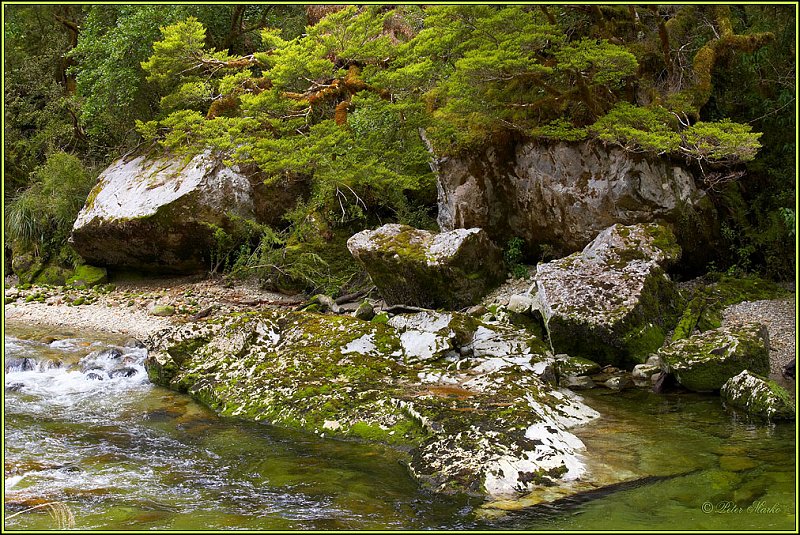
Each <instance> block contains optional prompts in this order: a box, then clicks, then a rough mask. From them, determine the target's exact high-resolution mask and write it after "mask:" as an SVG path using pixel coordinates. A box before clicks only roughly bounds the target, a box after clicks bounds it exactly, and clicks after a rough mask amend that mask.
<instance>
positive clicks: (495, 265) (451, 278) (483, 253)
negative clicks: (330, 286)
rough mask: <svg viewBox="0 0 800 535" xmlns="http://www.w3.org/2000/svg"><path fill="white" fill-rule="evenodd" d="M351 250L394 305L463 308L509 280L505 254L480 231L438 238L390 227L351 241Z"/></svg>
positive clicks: (446, 234) (448, 233) (444, 235)
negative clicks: (504, 259) (506, 278)
mask: <svg viewBox="0 0 800 535" xmlns="http://www.w3.org/2000/svg"><path fill="white" fill-rule="evenodd" d="M347 248H348V249H349V250H350V253H351V254H352V255H353V257H355V258H356V259H357V260H358V261H359V262H361V263H362V264H363V265H364V267H365V268H366V270H367V272H368V273H369V275H370V277H371V278H372V282H374V283H375V286H376V287H377V288H378V292H380V294H381V296H382V297H383V298H384V300H385V301H386V302H387V303H388V304H390V305H392V304H405V305H415V306H420V307H428V308H439V307H442V308H448V309H459V308H462V307H465V306H469V305H471V304H474V303H475V302H477V301H478V300H479V299H480V298H481V297H483V295H485V294H486V293H487V292H489V291H490V290H491V289H492V288H494V287H495V286H496V285H498V284H500V282H502V281H503V280H504V279H505V275H506V272H505V269H504V265H503V254H502V251H501V250H500V249H499V248H498V247H497V246H496V245H495V244H494V243H492V241H491V240H490V239H489V237H488V236H487V235H486V233H485V232H483V230H481V229H478V228H472V229H456V230H453V231H450V232H443V233H441V234H435V233H432V232H428V231H426V230H419V229H415V228H413V227H409V226H407V225H399V224H395V223H392V224H388V225H384V226H382V227H380V228H378V229H376V230H363V231H361V232H359V233H358V234H355V235H353V236H351V237H350V239H349V240H347Z"/></svg>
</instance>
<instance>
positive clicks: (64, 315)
mask: <svg viewBox="0 0 800 535" xmlns="http://www.w3.org/2000/svg"><path fill="white" fill-rule="evenodd" d="M113 286H114V287H113V289H110V288H109V287H105V289H103V288H101V289H89V290H76V289H71V288H62V289H59V288H53V287H48V288H39V287H36V286H33V287H31V288H29V289H25V290H22V289H18V288H16V287H12V288H10V289H7V290H6V294H5V295H6V299H7V300H6V304H5V311H4V312H5V320H6V321H13V322H21V323H33V324H38V325H50V326H53V327H72V328H74V327H81V328H86V329H92V330H97V331H101V332H108V333H115V334H124V335H128V336H132V337H133V338H137V339H139V340H144V339H145V338H147V336H149V335H150V334H152V333H154V332H156V331H158V330H161V329H164V328H166V327H170V326H174V325H177V324H180V323H184V322H186V321H191V320H192V318H194V317H196V316H197V315H198V314H200V313H203V312H205V313H206V314H205V315H206V316H208V315H212V314H226V313H229V312H236V311H246V310H253V309H255V308H260V307H264V306H275V307H282V306H287V307H288V306H293V305H294V304H296V303H297V302H298V299H297V298H294V297H290V296H286V295H282V294H278V293H273V292H267V291H264V290H262V289H260V288H259V287H258V286H257V285H256V284H254V283H251V282H247V283H240V284H237V285H235V286H233V285H230V284H226V283H224V282H223V281H222V279H203V280H197V278H196V277H180V278H165V279H148V280H140V281H139V280H137V281H124V282H119V283H116V284H114V285H113ZM28 296H34V299H31V300H28V301H26V300H27V299H29V297H28ZM81 298H83V302H81V303H80V304H74V303H75V302H76V301H77V300H78V299H81ZM12 299H13V301H12ZM9 301H10V302H9ZM87 301H89V302H87ZM165 306H169V307H172V308H173V309H174V311H175V313H174V314H173V315H171V316H167V317H165V316H156V315H153V314H152V311H153V309H154V308H156V307H165Z"/></svg>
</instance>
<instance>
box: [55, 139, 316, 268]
mask: <svg viewBox="0 0 800 535" xmlns="http://www.w3.org/2000/svg"><path fill="white" fill-rule="evenodd" d="M303 188H305V186H304V185H303V184H302V183H296V182H285V183H278V184H274V185H271V186H269V187H268V186H266V185H265V184H264V181H263V177H260V176H259V174H258V173H257V172H255V171H254V170H245V169H242V168H239V167H237V166H227V165H225V163H224V162H223V159H222V157H221V156H219V155H215V154H212V153H211V152H205V153H202V154H199V155H196V156H194V157H193V158H191V159H188V158H184V157H178V156H161V157H158V158H152V159H150V158H147V157H146V156H138V157H135V158H132V159H126V158H121V159H120V160H117V161H116V162H114V163H113V164H112V165H111V166H109V167H108V168H107V169H106V170H105V171H103V173H102V174H101V175H100V177H99V178H98V182H97V185H95V187H94V189H92V191H91V192H90V193H89V196H88V198H87V200H86V204H85V205H84V207H83V209H82V210H81V212H80V213H79V214H78V217H77V219H76V221H75V223H74V225H73V229H72V234H71V236H70V242H71V243H72V246H73V247H74V248H75V250H76V251H77V252H78V253H79V254H80V255H81V256H82V257H83V258H85V259H86V260H87V261H89V262H91V263H94V264H98V265H104V266H113V267H128V268H135V269H142V270H148V271H162V272H192V271H199V270H202V269H208V267H209V262H208V255H209V251H210V250H211V248H212V247H213V246H214V243H213V234H214V231H215V229H216V228H222V229H224V230H230V229H231V226H232V222H231V218H230V214H232V215H234V216H238V217H243V218H249V219H255V220H257V221H259V222H262V223H274V222H277V221H278V219H279V218H280V216H281V215H283V214H284V213H285V212H286V210H288V209H290V208H291V206H292V205H293V204H294V203H295V202H296V198H297V197H298V196H300V195H301V192H302V191H303Z"/></svg>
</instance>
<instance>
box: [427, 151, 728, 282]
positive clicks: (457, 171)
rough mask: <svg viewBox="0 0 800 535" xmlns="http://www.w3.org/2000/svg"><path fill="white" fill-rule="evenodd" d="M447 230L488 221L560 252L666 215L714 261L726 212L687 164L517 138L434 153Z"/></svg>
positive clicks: (693, 248)
mask: <svg viewBox="0 0 800 535" xmlns="http://www.w3.org/2000/svg"><path fill="white" fill-rule="evenodd" d="M432 167H433V168H434V170H435V171H436V173H437V176H438V189H439V225H440V226H441V228H442V230H452V229H455V228H470V227H481V228H483V229H485V230H486V231H487V232H488V233H489V235H490V236H491V237H492V238H493V239H495V240H497V241H498V243H501V241H502V240H503V239H508V237H509V236H519V237H522V238H523V239H525V240H526V242H527V243H528V244H529V245H534V244H548V245H549V246H550V247H552V248H553V249H554V251H555V252H556V253H557V254H559V255H566V254H569V253H572V252H574V251H578V250H580V249H581V248H582V247H584V246H585V245H586V244H587V243H589V242H590V241H591V240H592V239H593V238H594V237H595V236H596V235H597V234H598V233H599V232H600V231H602V230H603V229H605V228H608V227H610V226H611V225H613V224H615V223H621V224H633V223H648V222H655V221H658V222H663V223H666V224H667V225H668V226H670V227H671V228H672V230H673V232H674V233H675V234H676V235H677V237H678V241H679V243H680V245H681V246H682V247H683V248H684V251H685V252H686V253H687V254H686V258H685V259H684V262H690V263H691V262H693V263H696V264H697V266H698V267H702V266H704V265H705V262H707V260H708V259H709V258H708V257H709V256H710V254H711V252H710V251H709V250H708V244H709V243H710V242H713V241H714V239H715V237H716V235H717V233H718V231H717V229H718V226H719V225H718V223H717V218H716V211H715V209H714V207H713V204H712V203H711V201H710V200H709V198H708V197H707V196H706V195H705V193H704V192H702V191H700V190H698V189H697V188H696V187H695V183H694V179H693V177H692V175H691V174H690V173H689V172H688V171H687V170H686V169H684V168H683V167H681V166H680V165H679V164H676V163H672V162H669V161H667V160H664V159H647V158H645V157H642V156H641V155H634V154H630V153H626V152H624V151H623V150H621V149H618V148H603V147H602V146H600V145H597V144H589V143H577V144H567V143H557V144H552V145H543V144H537V143H524V144H519V145H516V146H514V145H509V148H508V149H507V151H506V152H502V151H501V150H500V149H498V148H490V149H487V150H486V151H484V152H479V153H477V154H474V153H473V154H471V155H470V156H468V157H464V158H452V157H451V158H442V159H434V162H433V164H432Z"/></svg>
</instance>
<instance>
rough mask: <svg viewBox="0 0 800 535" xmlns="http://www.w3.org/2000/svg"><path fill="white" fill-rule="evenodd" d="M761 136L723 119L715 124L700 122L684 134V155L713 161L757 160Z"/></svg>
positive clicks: (743, 126) (742, 125) (748, 128)
mask: <svg viewBox="0 0 800 535" xmlns="http://www.w3.org/2000/svg"><path fill="white" fill-rule="evenodd" d="M760 137H761V134H760V133H754V132H752V127H751V126H750V125H747V124H740V123H734V122H732V121H731V120H730V119H722V120H721V121H717V122H714V123H710V122H698V123H696V124H694V125H692V126H691V127H690V128H687V129H686V130H685V131H684V132H683V138H684V145H685V149H684V150H685V152H686V153H687V154H689V155H690V156H691V157H693V158H695V159H697V160H701V161H710V162H726V163H736V162H748V161H750V160H752V159H753V158H755V156H756V153H757V152H758V149H760V148H761V144H760V143H759V142H758V138H760Z"/></svg>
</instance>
